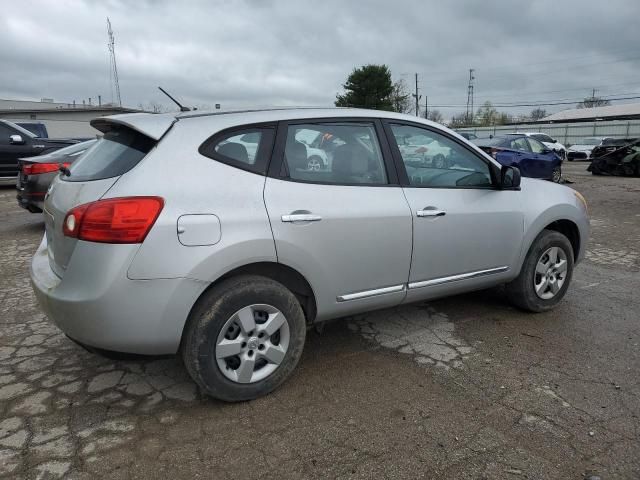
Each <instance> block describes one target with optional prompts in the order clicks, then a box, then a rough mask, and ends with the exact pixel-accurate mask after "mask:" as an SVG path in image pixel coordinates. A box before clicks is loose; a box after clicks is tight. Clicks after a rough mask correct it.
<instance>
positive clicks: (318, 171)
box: [284, 122, 387, 185]
mask: <svg viewBox="0 0 640 480" xmlns="http://www.w3.org/2000/svg"><path fill="white" fill-rule="evenodd" d="M284 160H285V165H286V168H287V171H288V176H289V178H291V179H293V180H301V181H306V182H319V183H335V184H369V185H372V184H373V185H377V184H386V183H387V174H386V171H385V168H384V162H383V159H382V153H381V151H380V146H379V143H378V138H377V136H376V131H375V127H374V125H373V124H372V123H368V122H363V123H359V122H358V123H355V122H354V123H351V122H341V123H315V124H301V125H290V126H289V127H288V130H287V140H286V145H285V149H284Z"/></svg>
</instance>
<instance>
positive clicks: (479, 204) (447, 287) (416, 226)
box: [386, 121, 523, 301]
mask: <svg viewBox="0 0 640 480" xmlns="http://www.w3.org/2000/svg"><path fill="white" fill-rule="evenodd" d="M386 131H387V137H388V138H390V139H395V138H402V137H405V136H407V135H418V134H420V133H422V134H423V135H425V136H429V137H430V138H432V139H433V141H437V142H438V143H439V144H440V145H443V146H446V147H447V148H448V149H449V155H448V156H447V158H446V161H445V162H444V165H442V166H434V165H433V164H432V162H429V161H416V160H415V157H413V156H405V155H404V154H403V153H402V150H401V149H399V148H398V147H397V146H395V145H393V146H392V150H393V153H394V156H395V158H396V162H397V165H398V174H399V178H400V182H401V184H402V185H403V186H404V192H405V195H406V197H407V200H408V202H409V205H410V207H411V213H412V217H413V255H412V259H411V273H410V275H409V285H408V292H407V299H406V301H413V300H418V299H422V298H428V297H430V296H438V295H440V294H444V293H453V292H455V291H456V290H457V291H464V290H467V289H470V288H476V287H481V286H484V285H487V284H492V283H499V282H500V281H501V280H502V279H505V278H508V277H509V276H510V275H511V270H512V268H513V266H514V264H515V262H516V259H517V258H518V255H519V253H520V249H521V246H522V239H523V216H522V213H521V208H520V192H519V191H505V190H496V189H494V188H493V186H492V173H491V167H490V161H489V160H488V159H486V158H484V157H483V156H481V155H480V154H479V153H477V152H475V151H474V150H472V149H471V148H470V147H467V146H464V145H463V144H461V143H459V141H458V140H457V139H455V138H453V137H449V136H447V135H445V134H444V133H442V132H439V131H437V130H435V129H431V128H429V127H426V126H422V125H419V124H407V123H400V122H398V123H396V122H391V121H390V122H388V123H386Z"/></svg>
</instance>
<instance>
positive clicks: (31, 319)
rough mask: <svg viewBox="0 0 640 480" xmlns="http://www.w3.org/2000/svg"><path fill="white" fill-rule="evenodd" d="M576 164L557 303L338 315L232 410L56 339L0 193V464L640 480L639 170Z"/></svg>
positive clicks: (108, 470)
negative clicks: (291, 366) (583, 207)
mask: <svg viewBox="0 0 640 480" xmlns="http://www.w3.org/2000/svg"><path fill="white" fill-rule="evenodd" d="M586 166H587V164H586V163H568V164H565V176H566V177H567V178H568V179H569V180H572V181H573V182H574V183H573V184H572V185H571V186H572V187H573V188H575V189H577V190H579V191H580V192H582V193H583V194H584V195H585V197H586V198H587V200H588V202H589V205H590V213H591V216H592V224H593V236H592V240H591V243H590V245H589V253H588V255H587V260H586V261H585V262H583V263H582V264H581V265H579V266H578V268H577V270H576V272H575V277H574V281H573V284H572V286H571V288H570V290H569V293H568V295H567V297H566V299H565V300H564V302H562V304H561V305H560V306H559V307H558V308H557V309H556V310H554V311H552V312H548V313H543V314H537V315H532V314H526V313H522V312H520V311H518V310H515V309H514V308H512V307H510V306H509V305H508V304H507V303H506V302H505V301H504V299H503V296H502V294H501V291H500V289H493V290H489V291H482V292H476V293H473V294H468V295H460V296H456V297H451V298H447V299H443V300H439V301H434V302H429V303H423V304H417V305H410V306H404V307H401V308H396V309H391V310H385V311H379V312H373V313H370V314H366V315H359V316H357V317H354V318H349V319H341V320H339V321H335V322H332V323H330V324H328V325H326V326H325V328H324V331H323V333H322V334H318V333H316V332H315V331H310V332H309V335H308V337H307V344H306V347H305V352H304V355H303V358H302V360H301V362H300V365H299V367H298V369H297V370H296V372H295V373H294V375H293V377H292V378H291V379H290V380H289V381H288V382H287V383H285V385H283V386H282V387H281V388H280V389H279V390H277V391H276V392H274V393H273V394H271V395H269V396H267V397H265V398H262V399H259V400H256V401H253V402H248V403H242V404H224V403H219V402H216V401H213V400H210V399H208V398H206V397H204V396H202V395H201V393H200V392H199V391H198V390H197V388H196V387H195V385H194V384H193V383H192V382H191V380H190V379H189V377H188V376H187V374H186V371H185V369H184V368H183V366H182V364H181V362H180V360H179V359H177V358H171V357H169V358H136V359H128V360H112V359H107V358H104V357H100V356H98V355H95V354H92V353H88V352H86V351H85V350H83V349H82V348H80V347H78V346H77V345H75V344H74V343H72V342H71V341H69V340H68V339H67V338H66V337H65V336H64V335H62V333H61V332H60V331H59V330H58V329H57V328H56V327H55V326H53V325H52V324H50V323H49V322H48V320H47V318H46V317H45V316H44V315H43V314H42V313H41V312H40V310H39V309H38V307H37V305H36V303H35V298H34V295H33V293H32V291H31V287H30V285H29V279H28V265H29V261H30V259H31V256H32V254H33V253H34V252H35V250H36V247H37V244H38V242H39V241H40V239H41V236H42V234H43V225H42V221H41V218H40V216H39V215H33V214H29V213H27V212H26V211H24V210H22V209H20V208H19V207H18V206H17V204H16V201H15V198H14V190H12V189H11V188H0V271H1V275H0V285H1V288H0V311H1V313H2V314H1V316H0V476H1V477H6V478H74V479H93V478H101V477H102V478H115V479H118V478H122V479H129V478H131V479H135V478H174V479H182V478H185V479H186V478H189V479H191V478H216V479H218V478H219V479H222V478H230V479H232V478H238V479H244V478H438V479H467V478H468V479H502V478H504V479H517V478H527V479H581V478H586V477H588V476H590V475H597V476H599V477H600V478H601V479H604V480H609V479H637V478H640V437H639V432H640V419H639V416H640V378H639V374H638V372H639V371H640V326H639V324H640V295H639V293H640V179H638V178H614V177H593V176H591V174H589V173H588V172H586V171H585V168H586ZM87 321H91V319H90V318H87Z"/></svg>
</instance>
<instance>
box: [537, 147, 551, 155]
mask: <svg viewBox="0 0 640 480" xmlns="http://www.w3.org/2000/svg"><path fill="white" fill-rule="evenodd" d="M552 151H553V150H549V149H548V148H543V149H542V152H540V153H542V154H543V155H545V154H547V153H551V152H552Z"/></svg>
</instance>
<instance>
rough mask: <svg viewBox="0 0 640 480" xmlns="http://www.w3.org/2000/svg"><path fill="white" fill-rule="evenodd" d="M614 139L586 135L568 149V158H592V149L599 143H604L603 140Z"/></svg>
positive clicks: (571, 159)
mask: <svg viewBox="0 0 640 480" xmlns="http://www.w3.org/2000/svg"><path fill="white" fill-rule="evenodd" d="M609 140H612V139H610V138H606V137H605V138H603V137H586V138H581V139H580V140H578V141H577V142H576V143H574V144H573V145H571V146H570V147H569V149H568V150H567V159H568V160H569V161H573V160H590V159H591V152H592V150H593V149H594V148H595V147H597V146H598V145H602V142H604V141H609Z"/></svg>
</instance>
